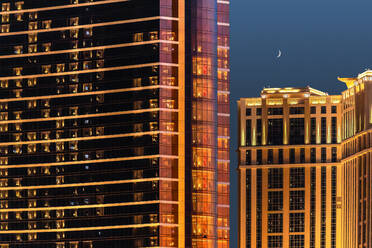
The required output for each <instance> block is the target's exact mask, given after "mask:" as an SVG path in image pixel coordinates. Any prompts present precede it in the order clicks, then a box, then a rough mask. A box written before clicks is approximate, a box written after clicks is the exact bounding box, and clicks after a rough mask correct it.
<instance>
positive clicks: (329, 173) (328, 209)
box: [326, 166, 332, 247]
mask: <svg viewBox="0 0 372 248" xmlns="http://www.w3.org/2000/svg"><path fill="white" fill-rule="evenodd" d="M326 173H327V175H326V178H327V188H326V223H327V224H326V247H331V238H332V237H331V234H332V233H331V230H332V228H331V227H332V166H328V167H327V172H326Z"/></svg>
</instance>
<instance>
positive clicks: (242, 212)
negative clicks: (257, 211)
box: [238, 168, 247, 247]
mask: <svg viewBox="0 0 372 248" xmlns="http://www.w3.org/2000/svg"><path fill="white" fill-rule="evenodd" d="M246 172H247V169H243V168H240V169H239V185H240V195H239V223H238V225H239V240H238V241H239V247H246V236H247V235H246V228H245V227H246V223H247V220H246V216H247V214H246V210H247V205H246V204H247V201H246V196H247V192H246V188H247V186H246V182H247V180H246V176H247V174H246Z"/></svg>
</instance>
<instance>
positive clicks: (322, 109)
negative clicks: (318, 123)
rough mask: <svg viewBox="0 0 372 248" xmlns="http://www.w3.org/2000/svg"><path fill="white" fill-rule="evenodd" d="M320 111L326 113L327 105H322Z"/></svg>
mask: <svg viewBox="0 0 372 248" xmlns="http://www.w3.org/2000/svg"><path fill="white" fill-rule="evenodd" d="M320 112H321V113H322V114H326V113H327V107H326V106H322V107H321V110H320Z"/></svg>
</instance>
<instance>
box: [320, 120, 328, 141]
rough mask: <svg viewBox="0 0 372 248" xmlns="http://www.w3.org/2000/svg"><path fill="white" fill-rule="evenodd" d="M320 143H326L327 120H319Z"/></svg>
mask: <svg viewBox="0 0 372 248" xmlns="http://www.w3.org/2000/svg"><path fill="white" fill-rule="evenodd" d="M321 143H322V144H325V143H327V118H326V117H322V119H321Z"/></svg>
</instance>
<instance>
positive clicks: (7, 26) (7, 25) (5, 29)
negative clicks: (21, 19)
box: [1, 24, 9, 33]
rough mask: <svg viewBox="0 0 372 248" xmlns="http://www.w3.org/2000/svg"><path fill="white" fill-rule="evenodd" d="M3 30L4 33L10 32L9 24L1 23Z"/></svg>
mask: <svg viewBox="0 0 372 248" xmlns="http://www.w3.org/2000/svg"><path fill="white" fill-rule="evenodd" d="M1 32H2V33H8V32H9V24H3V25H1Z"/></svg>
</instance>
